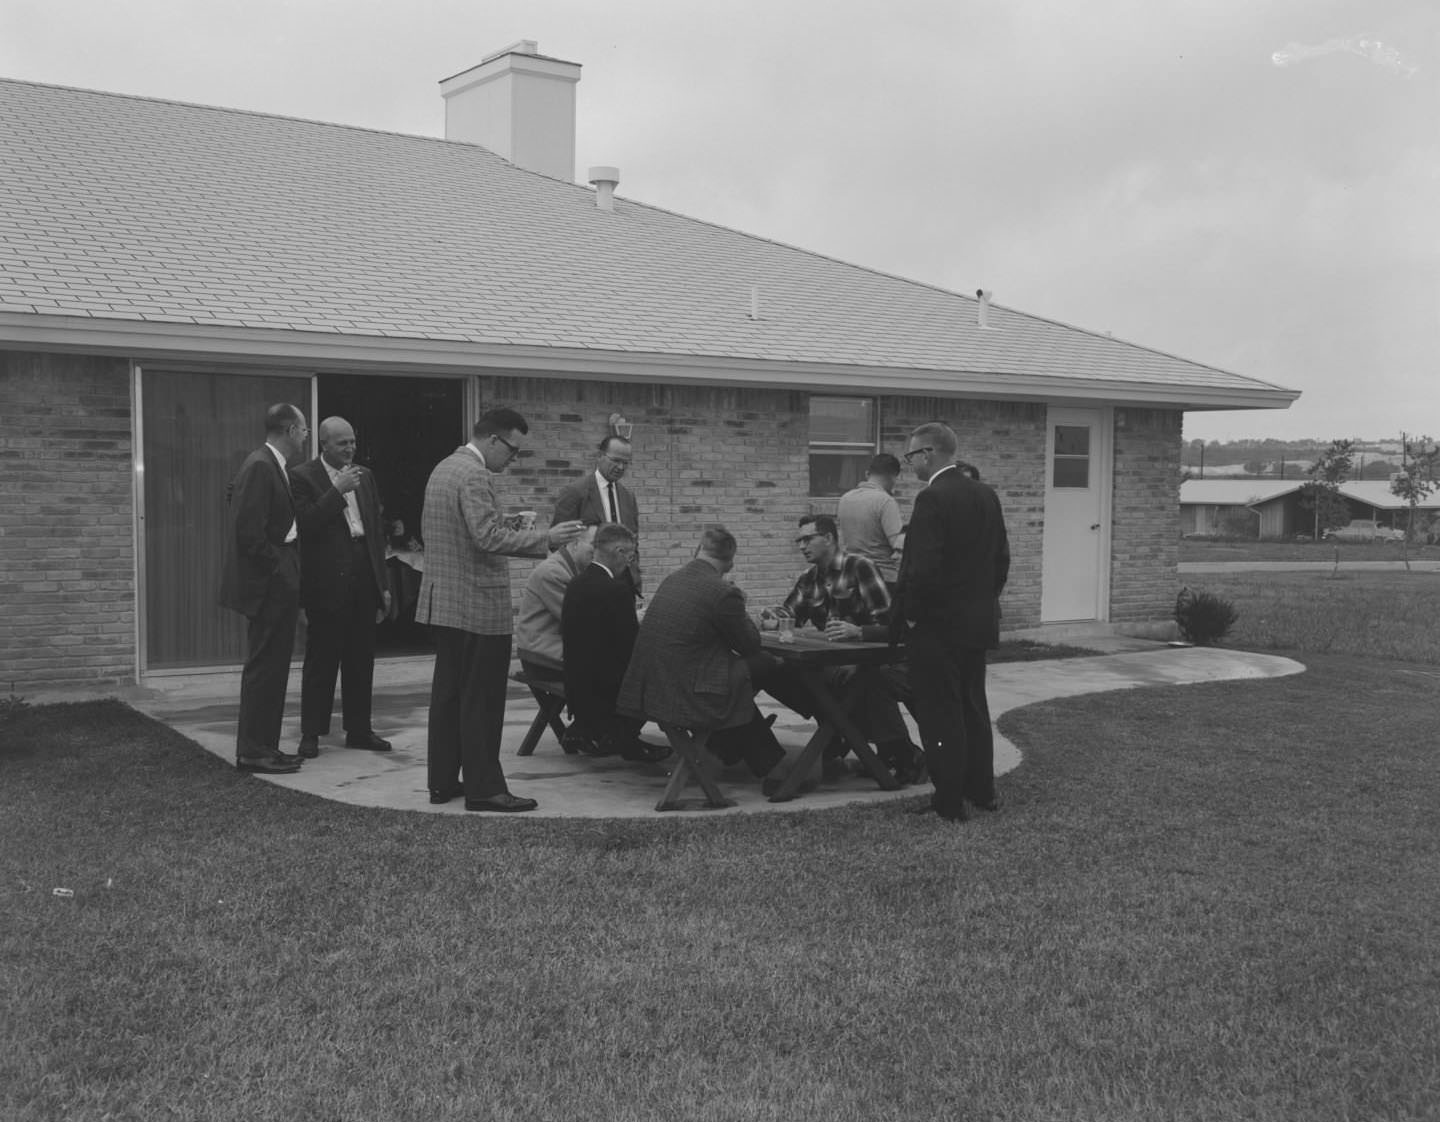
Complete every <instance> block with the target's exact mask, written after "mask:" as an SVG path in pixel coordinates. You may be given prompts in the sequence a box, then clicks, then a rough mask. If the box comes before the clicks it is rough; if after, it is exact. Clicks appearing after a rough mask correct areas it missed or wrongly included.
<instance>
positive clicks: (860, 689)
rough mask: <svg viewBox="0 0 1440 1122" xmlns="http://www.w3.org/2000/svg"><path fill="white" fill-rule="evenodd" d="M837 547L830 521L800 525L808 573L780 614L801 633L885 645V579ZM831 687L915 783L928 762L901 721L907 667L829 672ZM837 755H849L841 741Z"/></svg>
mask: <svg viewBox="0 0 1440 1122" xmlns="http://www.w3.org/2000/svg"><path fill="white" fill-rule="evenodd" d="M839 542H840V533H839V530H838V529H837V527H836V525H835V519H834V518H832V517H830V515H828V514H807V515H806V516H805V517H804V518H802V519H800V534H799V536H798V537H797V538H796V539H795V544H796V545H798V546H799V547H800V551H801V552H802V553H803V554H804V555H805V560H806V561H808V562H809V563H810V568H808V569H806V570H805V571H804V572H803V573H801V574H800V577H799V579H798V580H796V582H795V587H794V588H792V589H791V590H790V595H789V596H787V597H786V598H785V603H784V605H783V606H782V607H781V608H780V610H779V613H778V614H779V615H780V616H782V617H790V618H793V619H794V620H795V623H796V625H797V626H803V625H805V624H807V623H809V624H812V625H813V626H814V627H815V628H817V629H818V630H820V631H823V632H824V633H825V635H826V637H827V638H830V639H863V640H865V641H867V642H885V641H887V640H888V639H889V634H890V593H889V592H888V591H887V590H886V588H885V581H884V578H883V577H881V575H880V571H879V569H877V568H876V567H875V563H874V562H873V561H871V560H870V559H869V558H866V557H862V556H860V555H859V554H858V553H846V552H844V551H843V550H842V549H841V548H840V546H839ZM826 681H827V683H828V684H829V685H830V688H831V689H832V690H834V691H835V692H836V693H837V694H839V695H840V696H842V697H844V698H845V699H846V709H847V711H848V713H849V715H850V716H851V717H852V718H853V719H854V721H855V723H856V724H857V725H859V726H860V728H861V729H862V730H863V731H864V732H865V734H866V735H867V736H869V738H870V739H871V740H872V741H874V743H875V747H876V750H877V752H878V753H879V755H880V758H881V759H882V760H884V761H885V763H886V764H887V765H888V766H890V767H891V768H892V769H893V770H894V771H895V773H896V778H897V779H899V780H900V781H901V782H902V783H913V782H918V781H919V780H920V779H921V777H922V775H923V770H924V763H923V756H922V755H921V752H920V749H919V748H917V747H916V746H915V744H914V742H913V741H911V739H910V732H909V730H908V729H907V728H906V727H905V719H904V718H903V717H902V716H901V715H900V702H902V701H908V700H909V698H910V683H909V675H908V672H907V670H906V667H905V665H904V664H903V663H895V664H892V665H890V666H879V667H865V668H860V667H854V666H840V667H832V668H830V669H829V670H827V671H826ZM837 749H838V750H839V751H840V752H841V753H844V752H845V751H846V749H845V745H844V742H843V741H840V742H838V744H837ZM831 767H832V768H833V767H834V765H833V764H832V765H831Z"/></svg>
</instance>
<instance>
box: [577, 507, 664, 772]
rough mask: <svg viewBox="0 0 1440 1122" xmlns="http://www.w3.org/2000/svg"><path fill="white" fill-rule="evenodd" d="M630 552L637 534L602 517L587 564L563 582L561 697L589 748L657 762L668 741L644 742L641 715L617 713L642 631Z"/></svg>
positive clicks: (661, 756) (597, 754)
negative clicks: (631, 577)
mask: <svg viewBox="0 0 1440 1122" xmlns="http://www.w3.org/2000/svg"><path fill="white" fill-rule="evenodd" d="M634 557H635V535H634V534H633V533H632V532H631V531H630V530H628V529H627V528H626V527H624V526H621V525H619V524H617V523H614V522H607V523H605V524H604V525H603V526H601V527H600V528H599V529H598V530H596V531H595V547H594V551H593V553H592V555H591V558H590V564H589V566H588V567H587V568H586V569H585V570H584V571H583V572H582V573H580V574H579V575H578V576H576V577H575V578H574V579H573V580H572V581H571V582H570V584H569V586H568V587H567V588H566V589H565V599H564V601H563V603H562V605H561V609H560V634H561V637H562V641H563V652H564V666H565V669H564V674H565V698H566V700H567V702H568V703H569V705H570V712H572V713H573V714H575V723H576V724H577V725H578V726H580V729H581V730H582V732H583V734H584V736H585V737H586V739H587V740H589V741H590V742H591V744H593V745H594V748H593V750H592V751H590V752H589V753H588V754H590V755H595V756H614V755H618V756H621V757H622V758H624V759H627V760H639V761H643V762H645V763H656V762H658V761H660V760H663V759H665V757H666V756H668V755H670V748H669V746H668V745H656V744H646V743H645V742H644V741H642V740H641V739H640V729H641V726H643V725H644V724H645V722H644V721H643V720H639V719H638V718H635V717H627V716H624V715H622V714H619V713H616V712H615V698H616V696H617V695H618V694H619V693H620V682H621V680H622V679H623V678H624V677H625V668H626V667H627V666H629V665H630V652H631V649H632V648H633V647H634V646H635V636H636V634H637V633H638V632H639V630H640V621H639V619H638V618H636V614H635V588H634V585H632V584H631V583H630V580H629V577H628V567H629V565H630V562H631V561H632V560H634Z"/></svg>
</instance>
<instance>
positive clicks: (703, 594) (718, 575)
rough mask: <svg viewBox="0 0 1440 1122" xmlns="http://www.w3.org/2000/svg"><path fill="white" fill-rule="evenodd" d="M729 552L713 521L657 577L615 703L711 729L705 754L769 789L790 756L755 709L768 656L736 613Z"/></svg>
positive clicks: (741, 606) (637, 713)
mask: <svg viewBox="0 0 1440 1122" xmlns="http://www.w3.org/2000/svg"><path fill="white" fill-rule="evenodd" d="M735 549H736V543H735V538H734V535H732V534H731V533H730V532H729V531H728V530H726V529H725V528H724V527H723V526H712V527H710V528H709V529H708V530H706V531H705V533H704V536H703V537H702V538H701V541H700V545H699V547H698V548H697V549H696V551H695V560H693V561H691V562H690V563H689V564H688V565H686V566H685V567H684V568H682V569H677V570H676V571H675V572H673V573H671V574H670V575H669V576H668V577H666V578H665V579H664V580H663V581H661V582H660V587H659V588H657V589H656V590H655V594H654V596H652V597H651V599H650V606H649V607H648V608H647V609H646V612H645V619H644V620H643V621H642V622H641V624H640V632H639V634H638V635H637V636H636V640H635V649H634V651H633V652H632V653H631V655H630V665H629V666H628V667H627V668H626V671H625V679H624V681H623V682H622V683H621V685H620V696H619V699H618V701H617V702H616V708H617V709H618V710H619V712H621V713H626V714H629V715H630V716H633V717H640V718H648V719H649V720H652V721H656V722H663V723H665V724H671V725H678V726H680V727H681V728H686V729H693V730H697V731H702V730H703V731H709V730H713V731H711V732H710V738H709V741H708V744H707V747H708V748H709V750H710V751H711V752H712V753H714V755H716V756H717V757H719V759H720V760H721V761H722V762H724V763H726V764H734V763H738V762H740V761H741V760H743V761H744V762H745V764H746V766H747V767H749V769H750V771H751V772H752V773H753V774H755V775H757V776H764V777H765V783H764V787H763V789H764V791H765V793H766V794H770V793H772V792H773V791H774V790H776V789H777V788H778V787H779V785H780V783H782V782H783V781H784V778H785V775H786V773H787V772H788V770H789V768H791V767H793V766H794V762H795V761H794V759H793V758H790V757H787V755H786V753H785V749H783V748H782V747H780V742H779V741H778V740H776V739H775V734H774V733H773V732H772V731H771V729H770V725H769V723H768V722H767V721H766V720H765V718H764V717H763V716H762V715H761V713H760V710H759V709H757V708H756V707H755V691H756V689H757V688H761V684H762V683H763V681H764V676H765V674H766V672H767V671H768V670H769V669H770V668H771V661H772V660H771V658H770V656H769V655H767V654H766V653H765V652H764V651H763V650H762V649H761V645H760V632H759V631H758V630H757V629H756V627H755V624H754V622H753V621H752V620H751V619H750V617H749V616H748V615H747V614H746V613H745V596H744V594H743V593H742V592H741V591H740V590H739V589H738V588H736V587H735V586H734V585H733V584H731V583H730V582H729V581H727V580H725V579H724V578H725V574H726V573H728V572H729V571H730V570H731V569H732V568H734V566H735ZM757 677H758V678H759V679H760V681H759V682H757V681H756V679H757ZM809 782H810V781H809V779H808V778H807V784H808V783H809Z"/></svg>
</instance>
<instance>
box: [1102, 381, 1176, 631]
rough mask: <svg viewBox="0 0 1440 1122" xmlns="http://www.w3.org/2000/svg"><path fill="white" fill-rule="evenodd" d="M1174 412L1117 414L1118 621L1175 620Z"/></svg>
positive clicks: (1114, 607)
mask: <svg viewBox="0 0 1440 1122" xmlns="http://www.w3.org/2000/svg"><path fill="white" fill-rule="evenodd" d="M1181 419H1182V414H1181V413H1179V412H1178V411H1175V410H1166V409H1129V408H1126V409H1117V410H1116V411H1115V492H1114V499H1113V506H1112V515H1111V548H1112V550H1113V552H1114V564H1113V565H1112V567H1111V570H1110V619H1111V621H1112V622H1114V623H1121V624H1124V623H1135V622H1158V623H1162V624H1163V623H1164V622H1165V621H1169V620H1171V619H1172V618H1173V614H1174V609H1175V593H1176V591H1177V589H1178V585H1177V578H1176V572H1177V570H1176V564H1177V562H1178V559H1179V542H1180V444H1181V436H1180V426H1181Z"/></svg>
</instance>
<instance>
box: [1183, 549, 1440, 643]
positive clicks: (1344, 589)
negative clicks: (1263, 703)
mask: <svg viewBox="0 0 1440 1122" xmlns="http://www.w3.org/2000/svg"><path fill="white" fill-rule="evenodd" d="M1182 579H1184V580H1185V581H1186V582H1187V583H1188V584H1189V585H1190V587H1191V588H1192V589H1196V590H1200V591H1205V592H1213V593H1215V594H1216V595H1217V596H1221V597H1224V598H1225V599H1227V600H1229V601H1230V602H1231V603H1233V604H1234V605H1235V607H1236V609H1237V610H1238V611H1239V613H1240V618H1239V620H1238V621H1237V622H1236V624H1235V628H1234V630H1233V631H1232V632H1231V633H1230V635H1228V636H1227V637H1226V639H1225V641H1224V643H1223V645H1224V646H1227V647H1239V648H1243V649H1246V650H1281V651H1306V652H1322V653H1334V654H1352V655H1362V656H1365V657H1369V658H1382V659H1399V660H1401V661H1412V662H1426V663H1431V664H1437V663H1440V627H1437V626H1436V621H1437V620H1440V573H1436V572H1421V571H1412V572H1405V571H1403V570H1402V571H1399V572H1395V571H1385V572H1375V571H1364V570H1359V571H1349V572H1347V571H1345V570H1343V569H1342V570H1341V571H1340V572H1339V573H1333V574H1332V573H1330V572H1289V573H1286V572H1280V573H1261V572H1248V573H1243V572H1242V573H1195V574H1191V575H1189V576H1185V577H1183V578H1182Z"/></svg>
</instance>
